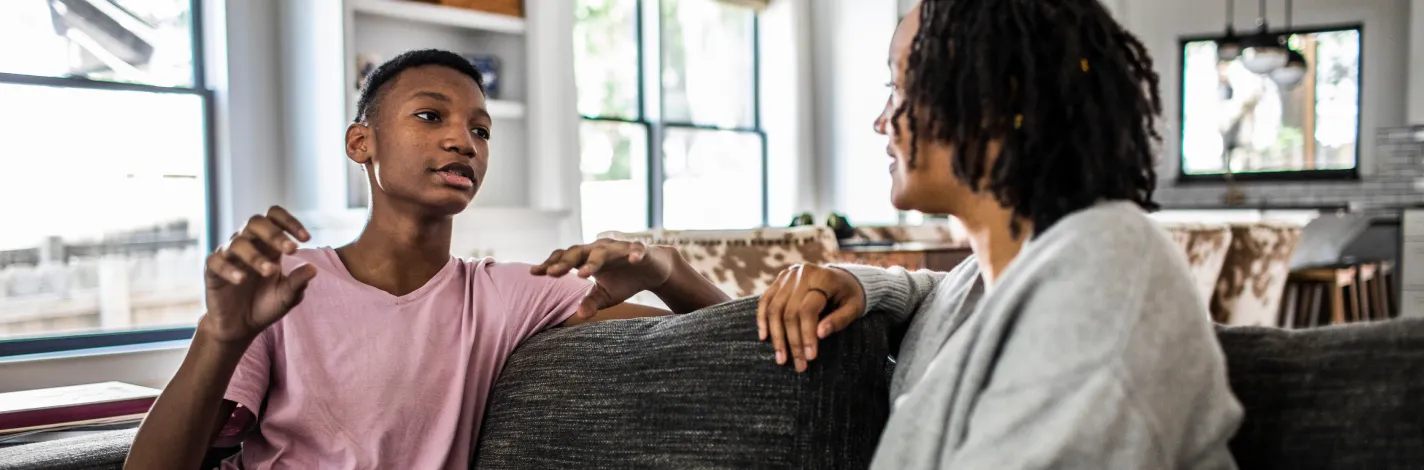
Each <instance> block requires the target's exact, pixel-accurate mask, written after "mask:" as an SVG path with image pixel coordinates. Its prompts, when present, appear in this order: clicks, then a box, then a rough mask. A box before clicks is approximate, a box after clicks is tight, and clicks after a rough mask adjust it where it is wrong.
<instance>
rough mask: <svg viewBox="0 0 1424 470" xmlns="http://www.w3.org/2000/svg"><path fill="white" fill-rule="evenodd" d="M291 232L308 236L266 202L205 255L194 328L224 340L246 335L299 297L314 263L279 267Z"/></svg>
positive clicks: (291, 245) (293, 246) (292, 244)
mask: <svg viewBox="0 0 1424 470" xmlns="http://www.w3.org/2000/svg"><path fill="white" fill-rule="evenodd" d="M293 237H296V239H297V240H301V241H308V240H310V239H311V234H309V233H307V230H306V228H305V227H303V226H302V224H301V222H298V221H297V219H296V217H293V216H292V214H291V213H288V212H287V210H286V209H283V208H281V207H278V206H272V208H271V209H268V211H267V214H266V215H254V216H252V218H250V219H248V220H247V224H246V225H244V226H243V227H242V230H240V231H238V232H237V233H235V234H233V236H232V239H231V240H229V241H228V242H227V243H226V244H224V245H223V246H221V247H218V249H217V250H215V251H213V253H212V254H211V255H208V260H207V268H206V269H205V270H204V272H205V275H204V279H205V283H206V285H207V301H208V313H207V314H206V315H204V316H203V318H202V320H201V321H199V323H198V328H200V329H203V330H204V332H206V333H207V334H208V335H209V337H211V338H213V339H216V340H218V341H220V342H224V343H241V342H246V341H251V340H252V339H253V338H255V337H256V336H257V334H258V333H261V332H262V330H263V329H266V328H267V327H268V326H270V325H272V324H273V323H276V322H277V320H279V319H281V318H282V316H283V315H286V314H287V312H288V311H291V309H292V307H295V306H297V304H298V303H301V301H302V295H303V293H304V292H306V288H307V283H309V282H310V281H311V280H312V278H313V277H315V276H316V267H315V266H312V265H310V264H303V265H301V266H299V267H297V269H295V270H293V271H292V272H290V273H287V274H283V273H282V260H281V258H282V256H283V255H290V254H293V253H296V251H297V242H296V241H294V240H293Z"/></svg>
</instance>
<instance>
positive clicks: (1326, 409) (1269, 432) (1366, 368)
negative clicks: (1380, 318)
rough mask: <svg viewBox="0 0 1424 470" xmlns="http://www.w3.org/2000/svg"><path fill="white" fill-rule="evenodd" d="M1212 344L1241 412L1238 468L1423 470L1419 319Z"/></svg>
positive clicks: (1229, 337) (1422, 329)
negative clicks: (1222, 357)
mask: <svg viewBox="0 0 1424 470" xmlns="http://www.w3.org/2000/svg"><path fill="white" fill-rule="evenodd" d="M1217 336H1218V338H1220V340H1221V346H1222V349H1223V351H1225V353H1226V363H1227V372H1228V374H1229V375H1230V379H1231V389H1232V391H1233V392H1234V393H1235V394H1236V397H1237V398H1238V399H1239V400H1241V404H1242V406H1244V407H1245V409H1246V416H1245V419H1244V420H1243V421H1242V423H1241V427H1240V429H1238V430H1237V432H1236V436H1235V437H1234V438H1232V440H1231V452H1232V454H1233V455H1234V456H1235V457H1236V463H1237V464H1238V465H1239V466H1240V467H1241V468H1243V469H1277V468H1279V469H1300V468H1352V469H1353V468H1362V469H1363V468H1369V469H1382V468H1384V469H1387V468H1421V466H1424V318H1402V319H1395V320H1389V321H1384V322H1376V323H1365V324H1351V325H1341V326H1332V327H1325V328H1314V329H1307V330H1282V329H1277V328H1266V327H1246V326H1241V327H1229V326H1218V327H1217Z"/></svg>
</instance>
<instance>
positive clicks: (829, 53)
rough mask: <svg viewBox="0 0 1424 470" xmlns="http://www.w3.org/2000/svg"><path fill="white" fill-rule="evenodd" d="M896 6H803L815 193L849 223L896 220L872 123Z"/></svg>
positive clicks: (889, 1) (858, 1)
mask: <svg viewBox="0 0 1424 470" xmlns="http://www.w3.org/2000/svg"><path fill="white" fill-rule="evenodd" d="M899 9H900V2H899V1H897V0H815V1H813V2H812V5H811V19H812V27H811V34H812V41H813V43H814V45H813V47H812V57H813V61H814V65H813V73H814V76H815V79H814V89H815V101H816V108H815V116H816V121H815V126H816V157H817V158H818V159H820V160H819V163H820V165H819V167H818V168H817V182H818V187H819V188H820V193H821V196H820V198H819V199H820V201H821V202H822V205H821V206H822V207H825V208H827V209H834V210H837V211H844V212H845V214H846V215H847V216H848V217H849V218H850V219H851V223H855V224H871V223H894V222H895V221H896V220H897V218H898V217H897V213H896V211H895V209H894V207H892V206H891V205H890V176H889V174H887V173H886V172H885V168H886V167H887V164H888V162H889V160H888V157H886V156H885V143H886V141H885V138H884V137H882V136H879V135H876V134H875V131H874V129H873V127H872V123H873V122H874V120H875V116H876V115H878V114H879V113H880V110H881V109H882V107H883V106H884V104H885V100H886V98H888V97H889V93H890V90H888V89H887V88H885V83H887V82H889V81H890V70H889V68H888V67H887V65H886V61H887V59H888V58H889V53H890V52H889V51H890V37H891V36H892V35H893V34H894V32H895V27H896V25H897V23H898V20H899V13H900V11H899ZM818 215H820V216H824V215H825V214H824V213H822V214H818Z"/></svg>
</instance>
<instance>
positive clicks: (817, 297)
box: [796, 290, 829, 361]
mask: <svg viewBox="0 0 1424 470" xmlns="http://www.w3.org/2000/svg"><path fill="white" fill-rule="evenodd" d="M821 292H822V291H817V290H807V291H806V294H805V295H804V296H802V298H801V304H800V305H799V306H797V308H796V319H797V321H799V322H800V328H799V329H798V331H800V332H801V348H802V349H803V350H804V351H805V352H803V353H802V354H804V355H805V357H806V360H807V361H811V360H814V359H816V346H817V344H816V343H817V336H816V320H817V319H818V318H820V316H821V312H823V311H825V309H826V302H827V301H828V300H829V299H827V298H826V296H825V295H824V294H822V293H821Z"/></svg>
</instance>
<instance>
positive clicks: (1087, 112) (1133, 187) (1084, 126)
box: [891, 0, 1162, 236]
mask: <svg viewBox="0 0 1424 470" xmlns="http://www.w3.org/2000/svg"><path fill="white" fill-rule="evenodd" d="M920 8H921V11H920V30H919V34H918V35H917V36H916V37H915V40H914V43H913V45H912V46H911V50H910V55H909V63H908V66H907V67H906V73H905V88H906V90H905V93H906V98H905V101H904V104H902V105H901V106H900V108H899V109H897V110H896V111H895V117H896V119H895V120H892V121H891V122H895V123H898V119H899V118H900V117H901V116H905V117H906V118H907V122H908V125H909V127H910V128H911V129H913V130H914V131H916V132H928V133H929V137H931V138H932V139H934V140H938V141H942V142H947V143H950V144H951V145H953V147H954V155H953V162H952V163H953V164H952V167H953V168H954V175H955V177H957V178H959V179H960V180H961V181H963V182H964V183H966V184H967V185H969V187H970V188H971V189H973V190H974V191H980V190H986V191H988V192H989V193H990V194H992V195H993V196H994V197H995V198H996V199H998V201H999V203H1000V204H1003V205H1004V207H1007V208H1011V209H1012V210H1013V211H1014V213H1015V215H1017V216H1018V217H1022V218H1024V219H1027V220H1030V221H1032V222H1033V228H1034V231H1035V234H1038V233H1042V232H1043V231H1045V230H1047V229H1048V228H1049V227H1051V226H1053V224H1054V223H1056V222H1057V221H1058V220H1059V219H1061V218H1063V217H1064V216H1066V215H1068V214H1070V213H1072V212H1074V211H1077V210H1080V209H1083V208H1086V207H1088V206H1091V205H1093V204H1094V203H1096V202H1098V201H1101V200H1114V199H1116V200H1121V199H1126V200H1131V201H1133V202H1135V203H1137V204H1138V205H1139V206H1141V207H1142V208H1143V209H1144V210H1148V211H1151V210H1156V209H1157V208H1158V206H1157V204H1156V203H1155V202H1153V201H1152V192H1153V190H1154V189H1155V187H1156V172H1155V171H1154V170H1153V161H1154V158H1153V155H1154V153H1155V151H1156V148H1157V144H1159V143H1160V142H1161V136H1160V135H1159V134H1158V133H1157V130H1156V128H1155V126H1156V119H1157V116H1158V115H1159V114H1161V111H1162V100H1161V97H1160V96H1159V95H1158V92H1157V84H1158V79H1157V74H1156V72H1153V71H1152V58H1151V57H1149V56H1148V54H1147V50H1146V48H1145V47H1143V45H1142V43H1141V42H1140V41H1138V40H1137V38H1136V37H1134V36H1133V35H1132V34H1131V33H1128V32H1127V31H1125V30H1123V29H1122V27H1121V26H1119V25H1118V24H1117V22H1116V21H1114V20H1113V19H1112V17H1111V16H1110V15H1109V14H1108V12H1107V11H1106V10H1105V9H1104V8H1103V7H1102V5H1101V4H1099V2H1098V0H924V2H923V3H922V4H921V6H920ZM918 121H924V122H925V123H926V125H920V124H919V123H918ZM896 131H897V132H899V131H900V129H898V128H897V129H896ZM994 139H1002V143H1003V146H1002V148H1001V151H1000V153H999V155H998V158H997V159H996V160H995V161H994V165H993V167H992V168H986V159H985V154H986V148H987V146H988V143H989V142H990V141H991V140H994ZM918 140H919V139H918V138H912V139H911V144H910V145H911V148H910V156H909V162H908V163H909V165H910V166H911V167H912V168H913V166H914V162H915V154H916V153H917V152H918V145H916V144H917V142H918ZM986 172H987V178H986ZM981 182H983V183H985V184H982V185H981V184H980V183H981ZM1012 229H1013V233H1014V234H1015V236H1017V235H1018V233H1019V231H1020V227H1019V225H1018V224H1017V223H1015V224H1014V226H1013V227H1012Z"/></svg>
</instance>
